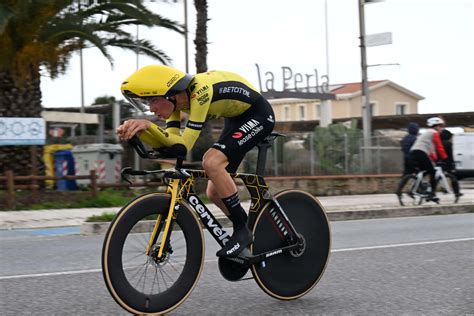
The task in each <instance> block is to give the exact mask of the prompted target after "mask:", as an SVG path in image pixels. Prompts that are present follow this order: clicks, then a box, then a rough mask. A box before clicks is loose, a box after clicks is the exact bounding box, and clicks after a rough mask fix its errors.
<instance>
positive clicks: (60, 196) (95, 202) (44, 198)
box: [0, 189, 142, 210]
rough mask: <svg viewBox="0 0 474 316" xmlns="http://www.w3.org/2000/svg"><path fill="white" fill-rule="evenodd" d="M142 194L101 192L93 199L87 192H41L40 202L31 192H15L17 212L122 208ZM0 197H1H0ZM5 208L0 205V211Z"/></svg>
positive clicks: (129, 191) (117, 191) (116, 191)
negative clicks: (33, 197)
mask: <svg viewBox="0 0 474 316" xmlns="http://www.w3.org/2000/svg"><path fill="white" fill-rule="evenodd" d="M141 194H142V192H140V191H134V190H112V189H108V190H102V191H100V192H99V193H98V195H97V197H95V198H93V197H92V196H91V193H90V192H88V191H73V192H60V191H41V192H40V194H39V195H40V200H39V201H34V200H33V199H32V197H31V192H28V191H17V192H16V201H17V203H16V209H17V210H42V209H62V208H91V207H117V206H123V205H125V204H126V203H127V202H129V201H130V200H131V199H133V198H135V197H137V196H139V195H141ZM0 197H1V195H0ZM4 209H5V208H4V207H3V205H1V203H0V210H4Z"/></svg>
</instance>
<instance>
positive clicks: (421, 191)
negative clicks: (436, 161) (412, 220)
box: [398, 165, 462, 206]
mask: <svg viewBox="0 0 474 316" xmlns="http://www.w3.org/2000/svg"><path fill="white" fill-rule="evenodd" d="M435 171H436V173H435V178H436V181H437V183H438V186H437V187H438V188H440V189H441V192H443V193H445V194H453V196H454V203H457V202H458V201H459V198H460V197H461V196H462V194H459V193H457V194H456V193H455V191H456V190H453V187H455V186H458V187H459V184H458V180H457V178H456V177H455V176H454V175H452V174H451V173H449V172H446V171H444V170H443V168H442V166H441V165H437V166H436V167H435ZM448 179H449V182H448ZM400 183H403V186H402V188H401V192H400V193H401V194H400V195H398V200H399V202H400V205H401V206H404V205H405V203H404V202H403V194H405V195H406V196H408V197H410V198H411V199H412V204H413V205H421V204H422V203H423V202H429V201H432V202H435V203H439V198H438V197H434V198H433V196H432V194H431V193H432V188H431V185H430V182H429V180H428V174H427V173H426V171H424V170H418V171H417V173H416V174H407V175H405V176H403V177H402V179H401V180H400ZM458 191H459V190H458Z"/></svg>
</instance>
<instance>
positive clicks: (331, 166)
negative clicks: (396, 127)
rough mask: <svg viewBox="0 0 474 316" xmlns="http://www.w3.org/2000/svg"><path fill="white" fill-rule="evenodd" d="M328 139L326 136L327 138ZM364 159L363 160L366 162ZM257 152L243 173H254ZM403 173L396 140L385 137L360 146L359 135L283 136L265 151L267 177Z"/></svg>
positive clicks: (297, 134) (249, 159)
mask: <svg viewBox="0 0 474 316" xmlns="http://www.w3.org/2000/svg"><path fill="white" fill-rule="evenodd" d="M328 138H329V137H328ZM366 157H367V159H366ZM256 161H257V149H253V150H252V151H251V152H249V153H248V154H247V156H246V158H245V160H244V161H243V163H242V167H241V168H242V171H243V172H255V166H256ZM402 170H403V155H402V152H401V150H400V146H399V145H398V140H397V139H393V138H390V137H386V136H376V137H372V139H371V146H369V147H364V146H363V138H362V137H361V136H360V135H353V136H351V135H349V134H344V135H342V136H335V135H332V136H331V137H330V139H327V138H326V139H317V138H316V136H315V134H314V133H287V134H286V137H279V138H278V139H277V140H276V141H275V143H274V144H273V147H272V148H271V149H270V150H269V151H268V154H267V162H266V169H265V174H266V175H267V176H311V175H344V174H393V173H400V172H401V171H402Z"/></svg>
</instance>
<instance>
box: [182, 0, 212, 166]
mask: <svg viewBox="0 0 474 316" xmlns="http://www.w3.org/2000/svg"><path fill="white" fill-rule="evenodd" d="M185 1H186V0H185ZM194 7H195V8H196V37H195V39H194V45H195V47H196V55H195V59H194V60H195V64H196V72H197V73H202V72H206V71H207V21H208V20H209V19H208V18H207V0H194ZM213 143H214V139H213V137H212V122H210V121H208V122H206V124H205V125H204V127H203V129H202V131H201V135H200V137H199V139H198V140H197V141H196V144H195V145H194V148H193V152H192V159H193V160H194V161H200V160H202V156H203V155H204V153H205V152H206V151H207V150H208V149H209V148H210V147H211V146H212V144H213Z"/></svg>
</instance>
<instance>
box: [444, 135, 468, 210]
mask: <svg viewBox="0 0 474 316" xmlns="http://www.w3.org/2000/svg"><path fill="white" fill-rule="evenodd" d="M439 136H440V138H441V142H442V144H443V147H444V151H445V152H446V155H448V159H446V164H445V165H444V166H443V169H444V170H445V171H446V172H448V173H450V174H451V175H452V176H453V177H452V178H451V186H452V187H453V191H454V195H455V196H456V201H455V202H457V201H458V200H459V198H460V197H461V196H462V195H463V194H462V193H461V192H460V188H459V182H458V180H457V178H456V164H455V162H454V157H453V133H451V132H450V131H449V130H447V129H443V130H442V131H441V133H440V134H439Z"/></svg>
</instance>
